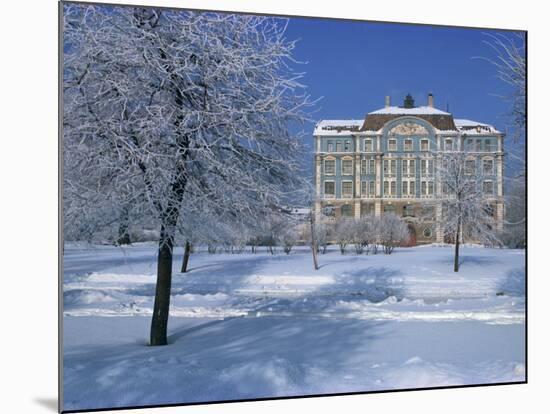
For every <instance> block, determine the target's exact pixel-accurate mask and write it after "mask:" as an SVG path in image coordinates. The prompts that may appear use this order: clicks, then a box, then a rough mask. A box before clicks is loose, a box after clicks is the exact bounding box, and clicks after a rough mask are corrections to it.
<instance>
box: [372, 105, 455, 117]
mask: <svg viewBox="0 0 550 414" xmlns="http://www.w3.org/2000/svg"><path fill="white" fill-rule="evenodd" d="M371 114H372V115H450V113H448V112H444V111H442V110H440V109H437V108H433V107H431V106H417V107H414V108H403V107H401V106H387V107H385V108H382V109H378V110H377V111H373V112H369V115H371Z"/></svg>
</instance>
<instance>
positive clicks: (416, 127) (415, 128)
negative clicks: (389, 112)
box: [389, 122, 429, 135]
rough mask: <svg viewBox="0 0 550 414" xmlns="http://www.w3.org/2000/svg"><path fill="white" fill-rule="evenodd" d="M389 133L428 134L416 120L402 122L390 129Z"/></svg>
mask: <svg viewBox="0 0 550 414" xmlns="http://www.w3.org/2000/svg"><path fill="white" fill-rule="evenodd" d="M389 135H429V132H428V130H427V129H426V128H425V127H423V126H422V125H420V124H417V123H416V122H404V123H402V124H399V125H397V126H394V127H393V128H392V129H390V131H389Z"/></svg>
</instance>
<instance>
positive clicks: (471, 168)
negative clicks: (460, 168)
mask: <svg viewBox="0 0 550 414" xmlns="http://www.w3.org/2000/svg"><path fill="white" fill-rule="evenodd" d="M475 173H476V160H466V174H468V175H473V174H475Z"/></svg>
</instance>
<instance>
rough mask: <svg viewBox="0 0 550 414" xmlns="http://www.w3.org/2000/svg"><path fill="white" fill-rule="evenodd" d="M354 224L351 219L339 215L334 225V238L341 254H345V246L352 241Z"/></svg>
mask: <svg viewBox="0 0 550 414" xmlns="http://www.w3.org/2000/svg"><path fill="white" fill-rule="evenodd" d="M354 224H355V223H354V220H353V219H350V218H342V217H341V218H340V219H339V220H338V221H337V222H336V224H335V226H334V238H335V240H336V242H337V243H338V246H339V248H340V253H341V254H346V248H347V247H348V245H349V244H351V243H353V241H354V237H355V228H354Z"/></svg>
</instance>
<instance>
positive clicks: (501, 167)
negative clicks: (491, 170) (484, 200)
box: [496, 154, 503, 198]
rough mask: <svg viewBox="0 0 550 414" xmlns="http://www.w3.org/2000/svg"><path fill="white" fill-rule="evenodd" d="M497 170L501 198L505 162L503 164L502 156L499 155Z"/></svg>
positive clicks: (498, 191) (498, 189)
mask: <svg viewBox="0 0 550 414" xmlns="http://www.w3.org/2000/svg"><path fill="white" fill-rule="evenodd" d="M496 164H497V165H496V168H497V196H498V197H499V198H500V197H502V170H503V162H502V154H498V155H497V159H496Z"/></svg>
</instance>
